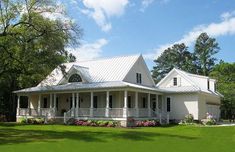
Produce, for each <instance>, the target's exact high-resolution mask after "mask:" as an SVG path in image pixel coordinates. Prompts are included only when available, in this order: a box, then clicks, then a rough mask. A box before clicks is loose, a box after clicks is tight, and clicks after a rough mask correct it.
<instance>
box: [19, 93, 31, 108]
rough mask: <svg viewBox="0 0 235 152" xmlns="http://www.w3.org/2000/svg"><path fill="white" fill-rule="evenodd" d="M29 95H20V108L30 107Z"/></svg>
mask: <svg viewBox="0 0 235 152" xmlns="http://www.w3.org/2000/svg"><path fill="white" fill-rule="evenodd" d="M28 104H29V102H28V97H27V96H21V97H20V108H28Z"/></svg>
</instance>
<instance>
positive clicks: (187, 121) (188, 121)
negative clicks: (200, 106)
mask: <svg viewBox="0 0 235 152" xmlns="http://www.w3.org/2000/svg"><path fill="white" fill-rule="evenodd" d="M179 124H185V125H191V124H194V117H193V115H192V114H187V115H185V117H184V120H181V121H180V123H179Z"/></svg>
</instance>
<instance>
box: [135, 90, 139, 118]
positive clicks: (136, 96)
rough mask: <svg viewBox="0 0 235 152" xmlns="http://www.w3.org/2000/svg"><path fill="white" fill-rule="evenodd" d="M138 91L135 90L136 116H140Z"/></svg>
mask: <svg viewBox="0 0 235 152" xmlns="http://www.w3.org/2000/svg"><path fill="white" fill-rule="evenodd" d="M138 102H139V101H138V92H135V110H136V117H139V105H138Z"/></svg>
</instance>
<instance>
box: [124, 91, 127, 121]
mask: <svg viewBox="0 0 235 152" xmlns="http://www.w3.org/2000/svg"><path fill="white" fill-rule="evenodd" d="M123 117H124V118H126V117H127V90H125V91H124V107H123Z"/></svg>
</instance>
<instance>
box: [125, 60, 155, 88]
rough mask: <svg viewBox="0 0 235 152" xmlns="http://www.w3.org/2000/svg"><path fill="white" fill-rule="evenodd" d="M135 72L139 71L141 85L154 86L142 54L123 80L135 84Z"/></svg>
mask: <svg viewBox="0 0 235 152" xmlns="http://www.w3.org/2000/svg"><path fill="white" fill-rule="evenodd" d="M136 73H141V79H142V83H141V85H145V86H150V87H153V86H155V84H154V82H153V79H152V76H151V74H150V71H149V69H148V67H147V66H146V64H145V62H144V59H143V57H142V56H140V57H139V59H138V60H137V61H136V62H135V64H134V65H133V66H132V68H131V69H130V71H129V72H128V73H127V75H126V77H125V78H124V81H125V82H129V83H134V84H137V82H136Z"/></svg>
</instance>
